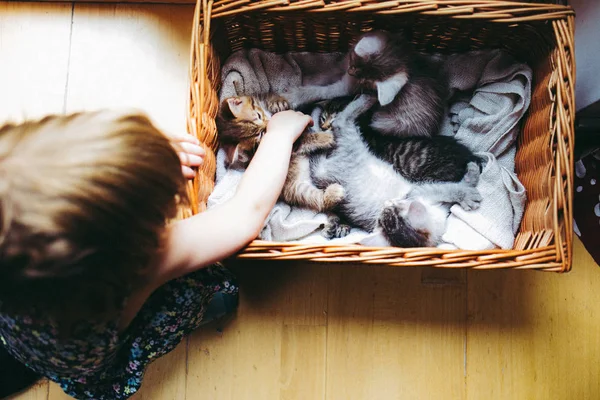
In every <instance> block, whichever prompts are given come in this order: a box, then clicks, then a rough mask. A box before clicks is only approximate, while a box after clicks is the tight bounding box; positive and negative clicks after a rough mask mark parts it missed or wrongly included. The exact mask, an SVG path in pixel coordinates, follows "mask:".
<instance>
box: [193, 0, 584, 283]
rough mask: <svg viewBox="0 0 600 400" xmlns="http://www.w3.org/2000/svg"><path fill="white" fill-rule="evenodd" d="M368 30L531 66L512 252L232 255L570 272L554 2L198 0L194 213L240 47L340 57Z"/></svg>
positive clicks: (262, 246) (562, 41)
mask: <svg viewBox="0 0 600 400" xmlns="http://www.w3.org/2000/svg"><path fill="white" fill-rule="evenodd" d="M371 28H381V29H387V30H394V31H397V30H403V31H404V32H405V34H406V35H407V37H409V38H411V40H412V42H413V43H414V44H415V45H416V46H417V48H418V49H420V50H424V51H436V52H442V53H451V52H463V51H468V50H474V49H480V48H503V49H505V50H507V51H508V52H510V53H511V54H512V55H514V56H515V57H516V58H517V59H519V60H520V61H524V62H526V63H528V64H529V65H530V66H531V67H532V68H533V70H534V82H533V88H532V100H531V106H530V109H529V111H528V113H527V114H526V116H525V121H524V123H523V125H522V126H523V128H522V132H521V134H520V136H519V141H518V150H517V156H516V160H515V161H516V172H517V174H518V176H519V178H520V180H521V181H522V183H523V185H525V188H526V189H527V195H528V204H527V207H526V210H525V215H524V217H523V220H522V222H521V226H520V229H519V233H518V235H517V238H516V240H515V245H514V250H509V251H506V250H489V251H463V250H458V251H449V250H440V249H436V248H412V249H402V248H393V247H391V248H390V247H388V248H367V247H363V246H358V245H353V246H328V245H306V244H291V243H273V242H264V241H254V242H253V243H251V244H250V245H249V246H248V247H247V248H246V249H245V250H244V251H242V252H241V253H240V254H238V257H239V258H246V259H249V258H251V259H278V260H311V261H318V262H352V263H365V264H386V265H391V266H436V267H445V268H477V269H493V268H516V269H540V270H545V271H557V272H565V271H568V270H569V269H570V268H571V258H572V257H571V255H572V240H573V234H572V232H573V226H572V217H573V212H572V185H573V156H572V149H573V142H574V138H573V119H574V114H575V101H574V87H575V68H574V64H575V59H574V54H575V53H574V12H573V10H572V9H571V8H569V7H567V6H562V5H556V4H539V3H531V2H529V3H525V2H523V3H517V2H509V1H497V0H479V1H476V0H471V1H468V0H437V1H435V0H400V1H363V0H361V1H357V0H339V1H327V0H325V1H323V0H253V1H250V0H217V1H208V0H199V2H198V4H197V6H196V12H195V16H194V27H193V35H192V49H191V62H190V81H191V87H190V89H191V90H190V103H189V118H188V129H189V131H190V132H191V133H193V134H195V135H196V136H197V137H198V138H199V139H200V140H201V141H202V142H203V143H204V144H205V146H206V150H207V156H206V160H205V163H204V165H203V166H202V168H201V170H200V171H199V173H198V175H197V178H196V179H195V180H194V181H193V182H191V183H190V185H189V194H190V197H191V199H192V207H191V209H189V210H186V211H185V214H186V215H187V216H189V215H192V214H195V213H197V212H200V211H202V210H204V208H205V206H206V200H207V198H208V196H209V195H210V193H211V191H212V189H213V185H214V176H215V155H214V151H215V150H216V146H217V130H216V126H215V122H214V118H215V115H216V113H217V107H218V104H219V103H218V98H217V91H218V89H219V83H220V67H221V62H223V61H224V60H225V59H226V58H227V56H229V54H231V53H232V52H233V51H236V50H239V49H241V48H244V47H258V48H262V49H265V50H269V51H276V52H287V51H323V52H331V51H346V50H347V49H348V47H349V44H351V43H352V40H353V39H354V38H356V37H357V36H358V35H359V34H360V33H361V32H364V31H365V30H369V29H371Z"/></svg>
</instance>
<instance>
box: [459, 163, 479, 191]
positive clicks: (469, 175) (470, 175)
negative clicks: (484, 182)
mask: <svg viewBox="0 0 600 400" xmlns="http://www.w3.org/2000/svg"><path fill="white" fill-rule="evenodd" d="M480 175H481V170H480V169H479V165H477V163H476V162H473V161H471V162H470V163H468V164H467V172H466V173H465V176H464V177H463V179H462V180H463V182H464V183H466V184H468V185H469V186H472V187H475V186H477V184H478V183H479V177H480Z"/></svg>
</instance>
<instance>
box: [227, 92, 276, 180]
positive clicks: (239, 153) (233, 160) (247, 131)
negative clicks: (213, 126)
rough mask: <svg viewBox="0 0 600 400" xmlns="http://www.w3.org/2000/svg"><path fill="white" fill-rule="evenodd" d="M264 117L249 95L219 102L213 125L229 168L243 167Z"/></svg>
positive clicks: (264, 125) (262, 128)
mask: <svg viewBox="0 0 600 400" xmlns="http://www.w3.org/2000/svg"><path fill="white" fill-rule="evenodd" d="M268 122H269V121H268V115H267V113H266V112H265V110H263V108H262V107H261V106H260V104H259V103H258V102H257V101H255V100H254V98H252V97H251V96H238V97H229V98H227V99H225V100H223V103H222V104H221V108H220V109H219V114H218V115H217V119H216V123H217V129H218V130H219V137H220V139H221V140H222V146H223V148H224V149H225V151H226V153H227V160H226V161H227V162H226V164H227V166H228V167H229V168H245V167H246V166H247V165H248V163H249V162H250V160H251V158H252V156H253V155H254V151H255V150H256V147H257V146H258V144H259V143H260V140H261V138H262V136H263V135H264V133H265V132H266V129H267V123H268Z"/></svg>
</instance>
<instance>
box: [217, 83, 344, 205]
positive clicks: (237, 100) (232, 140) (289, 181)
mask: <svg viewBox="0 0 600 400" xmlns="http://www.w3.org/2000/svg"><path fill="white" fill-rule="evenodd" d="M288 108H289V104H288V103H287V102H286V101H285V99H283V98H282V97H281V96H278V95H276V94H273V93H270V94H265V95H259V96H240V97H230V98H227V99H225V100H223V102H222V104H221V107H220V109H219V112H218V114H217V118H216V123H217V129H218V131H219V139H220V141H221V145H222V146H223V148H224V149H225V151H226V154H227V157H226V158H227V161H226V166H227V167H228V168H234V169H245V168H246V167H247V165H248V163H249V162H250V160H251V158H252V156H253V155H254V152H255V151H256V148H257V147H258V144H259V143H260V140H261V138H262V137H263V135H264V134H265V132H266V130H267V124H268V122H269V119H270V118H271V117H272V116H273V114H275V113H277V112H280V111H284V110H287V109H288ZM334 144H335V142H334V138H333V135H332V134H331V133H327V132H312V133H303V134H302V136H301V137H300V138H299V139H298V142H297V143H296V144H295V150H294V152H293V153H292V157H291V159H290V167H289V170H288V174H287V177H286V181H285V184H284V186H283V191H282V195H281V197H282V199H283V200H284V201H285V202H286V203H288V204H290V205H303V206H307V207H310V208H311V209H314V210H316V211H320V212H321V211H328V210H331V209H332V208H334V207H335V206H336V205H337V204H338V203H339V202H340V201H341V200H342V198H343V197H344V190H343V189H342V187H341V186H340V185H338V184H335V183H332V184H331V185H327V187H325V188H324V189H319V188H317V187H316V186H315V185H314V184H313V183H312V181H311V178H310V158H311V156H312V154H314V153H318V152H322V151H325V150H328V149H331V148H332V147H333V146H334Z"/></svg>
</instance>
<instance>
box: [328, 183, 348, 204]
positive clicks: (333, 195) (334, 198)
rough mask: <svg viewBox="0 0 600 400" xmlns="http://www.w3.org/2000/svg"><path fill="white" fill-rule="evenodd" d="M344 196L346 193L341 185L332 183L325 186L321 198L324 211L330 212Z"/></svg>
mask: <svg viewBox="0 0 600 400" xmlns="http://www.w3.org/2000/svg"><path fill="white" fill-rule="evenodd" d="M345 195H346V191H345V190H344V188H343V187H342V186H341V185H338V184H337V183H334V184H331V185H329V186H327V188H326V189H325V195H324V198H323V203H324V204H323V205H324V208H325V210H331V209H332V208H334V207H335V206H337V205H338V204H340V202H341V201H342V200H344V196H345Z"/></svg>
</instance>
